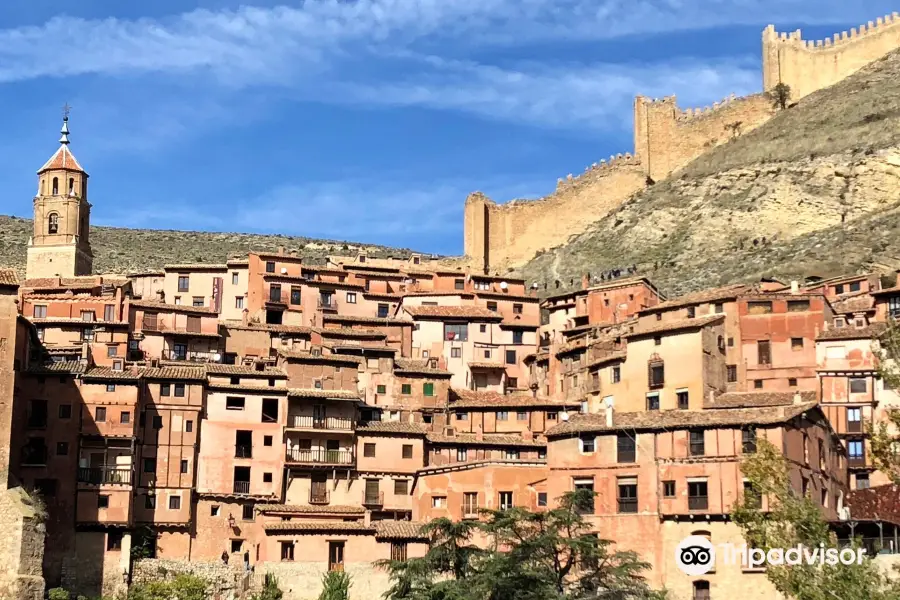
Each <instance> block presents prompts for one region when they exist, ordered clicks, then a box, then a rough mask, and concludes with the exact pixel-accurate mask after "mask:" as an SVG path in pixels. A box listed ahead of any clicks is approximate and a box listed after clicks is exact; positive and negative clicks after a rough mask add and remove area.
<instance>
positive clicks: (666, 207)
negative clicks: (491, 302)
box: [520, 51, 900, 295]
mask: <svg viewBox="0 0 900 600" xmlns="http://www.w3.org/2000/svg"><path fill="white" fill-rule="evenodd" d="M898 236H900V51H898V52H894V53H891V54H889V55H888V56H886V57H884V58H883V59H881V60H879V61H877V62H875V63H873V64H871V65H869V66H868V67H866V68H865V69H863V70H861V71H859V72H858V73H855V74H854V75H852V76H850V77H848V78H847V79H845V80H843V81H841V82H840V83H838V84H836V85H834V86H832V87H830V88H826V89H823V90H820V91H818V92H816V93H814V94H811V95H809V96H807V97H806V98H804V99H803V100H801V101H800V102H799V103H797V104H796V105H794V106H792V107H790V108H788V109H787V110H784V111H781V112H780V113H779V114H778V115H777V116H776V117H774V118H773V119H771V120H770V121H769V122H767V123H766V124H765V125H763V126H761V127H759V128H757V129H755V130H754V131H752V132H750V133H748V134H747V135H744V136H741V137H739V138H737V139H735V140H732V141H730V142H728V143H727V144H724V145H722V146H718V147H716V148H713V149H711V150H709V151H708V152H706V153H705V154H703V155H702V156H700V157H699V158H697V159H696V160H695V161H693V162H692V163H690V164H689V165H688V166H686V167H685V168H684V169H682V170H681V171H680V172H676V173H675V174H673V175H672V176H671V177H669V178H668V179H666V180H664V181H661V182H658V183H656V184H655V185H653V186H651V187H649V188H647V189H645V190H643V191H641V192H639V193H637V194H635V195H634V196H632V197H631V198H630V199H629V200H627V201H626V202H625V203H623V204H622V206H621V207H619V208H618V209H617V210H616V211H614V212H613V213H611V214H609V215H607V216H606V217H604V218H602V219H600V220H599V221H597V222H595V223H594V224H593V225H592V226H591V227H590V228H589V229H588V230H587V231H586V232H585V233H583V234H581V235H578V236H575V237H573V238H570V240H569V241H568V243H566V244H565V245H563V246H560V247H557V248H554V249H552V250H549V251H547V252H545V253H543V254H541V255H539V256H537V257H535V258H534V259H533V260H532V261H530V262H529V263H528V264H527V265H525V266H524V267H523V268H522V269H521V270H520V272H521V273H522V274H523V275H524V276H525V277H527V278H528V279H529V280H535V281H538V282H543V283H546V284H547V285H546V290H547V292H546V293H554V292H555V291H557V289H559V290H563V289H564V288H565V287H568V286H569V284H570V282H574V283H575V284H577V283H578V282H579V281H580V277H581V274H582V273H585V272H589V273H591V274H592V276H597V275H599V274H600V273H602V272H604V271H607V270H610V269H615V268H622V267H626V266H631V265H636V266H637V270H638V272H639V273H641V274H645V275H648V276H649V277H650V278H652V279H653V281H654V282H656V283H657V284H658V285H659V286H660V288H661V289H662V290H663V291H665V292H666V293H668V294H669V295H673V294H680V293H684V292H686V291H690V290H695V289H699V288H704V287H710V286H715V285H720V284H724V283H729V282H736V281H745V280H752V279H756V278H759V277H761V276H776V277H786V278H790V277H797V276H802V275H811V274H816V275H822V276H826V275H834V274H838V273H842V272H853V271H857V270H862V269H870V268H874V269H894V268H898V267H900V249H898V247H897V245H896V240H897V239H900V237H898ZM555 281H560V283H561V285H560V287H559V288H557V287H556V284H555ZM542 287H543V286H542Z"/></svg>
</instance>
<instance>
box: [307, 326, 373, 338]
mask: <svg viewBox="0 0 900 600" xmlns="http://www.w3.org/2000/svg"><path fill="white" fill-rule="evenodd" d="M315 331H316V333H318V334H319V335H322V336H325V337H343V338H351V339H352V338H374V339H384V338H386V337H387V334H386V333H385V332H383V331H378V330H374V329H338V328H336V327H330V328H329V327H325V328H316V329H315Z"/></svg>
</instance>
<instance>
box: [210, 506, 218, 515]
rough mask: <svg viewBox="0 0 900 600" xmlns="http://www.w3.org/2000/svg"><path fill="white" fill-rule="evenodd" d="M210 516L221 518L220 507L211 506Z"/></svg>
mask: <svg viewBox="0 0 900 600" xmlns="http://www.w3.org/2000/svg"><path fill="white" fill-rule="evenodd" d="M209 514H210V516H212V517H218V516H219V507H218V505H213V506H210V507H209Z"/></svg>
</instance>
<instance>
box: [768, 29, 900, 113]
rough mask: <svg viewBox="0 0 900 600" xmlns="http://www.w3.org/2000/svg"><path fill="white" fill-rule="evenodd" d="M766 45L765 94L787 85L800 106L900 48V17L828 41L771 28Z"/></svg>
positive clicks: (842, 34) (848, 32) (854, 30)
mask: <svg viewBox="0 0 900 600" xmlns="http://www.w3.org/2000/svg"><path fill="white" fill-rule="evenodd" d="M762 43H763V90H766V91H768V90H771V89H772V88H774V87H775V86H776V85H778V83H779V82H783V83H786V84H787V85H789V86H790V88H791V101H793V102H796V101H797V100H799V99H800V98H803V97H804V96H807V95H809V94H811V93H813V92H815V91H817V90H821V89H822V88H826V87H828V86H830V85H834V84H835V83H837V82H838V81H840V80H842V79H844V78H845V77H847V76H848V75H851V74H853V73H855V72H856V71H858V70H859V69H861V68H862V67H864V66H866V65H867V64H869V63H870V62H872V61H874V60H877V59H879V58H881V57H882V56H884V55H885V54H887V53H888V52H890V51H891V50H895V49H896V48H898V47H900V14H898V13H896V12H895V13H893V14H891V15H887V16H886V17H879V18H878V19H876V20H875V21H869V22H868V23H867V24H865V25H861V26H860V27H859V28H858V29H851V30H850V31H842V32H841V33H836V34H834V37H833V38H829V39H826V40H804V39H802V37H801V35H800V30H799V29H798V30H796V31H794V32H792V33H789V34H788V33H778V32H776V31H775V26H774V25H769V26H768V27H766V29H765V30H764V31H763V34H762Z"/></svg>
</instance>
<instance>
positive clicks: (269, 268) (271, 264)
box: [266, 260, 275, 273]
mask: <svg viewBox="0 0 900 600" xmlns="http://www.w3.org/2000/svg"><path fill="white" fill-rule="evenodd" d="M274 272H275V261H274V260H269V261H266V273H274Z"/></svg>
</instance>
